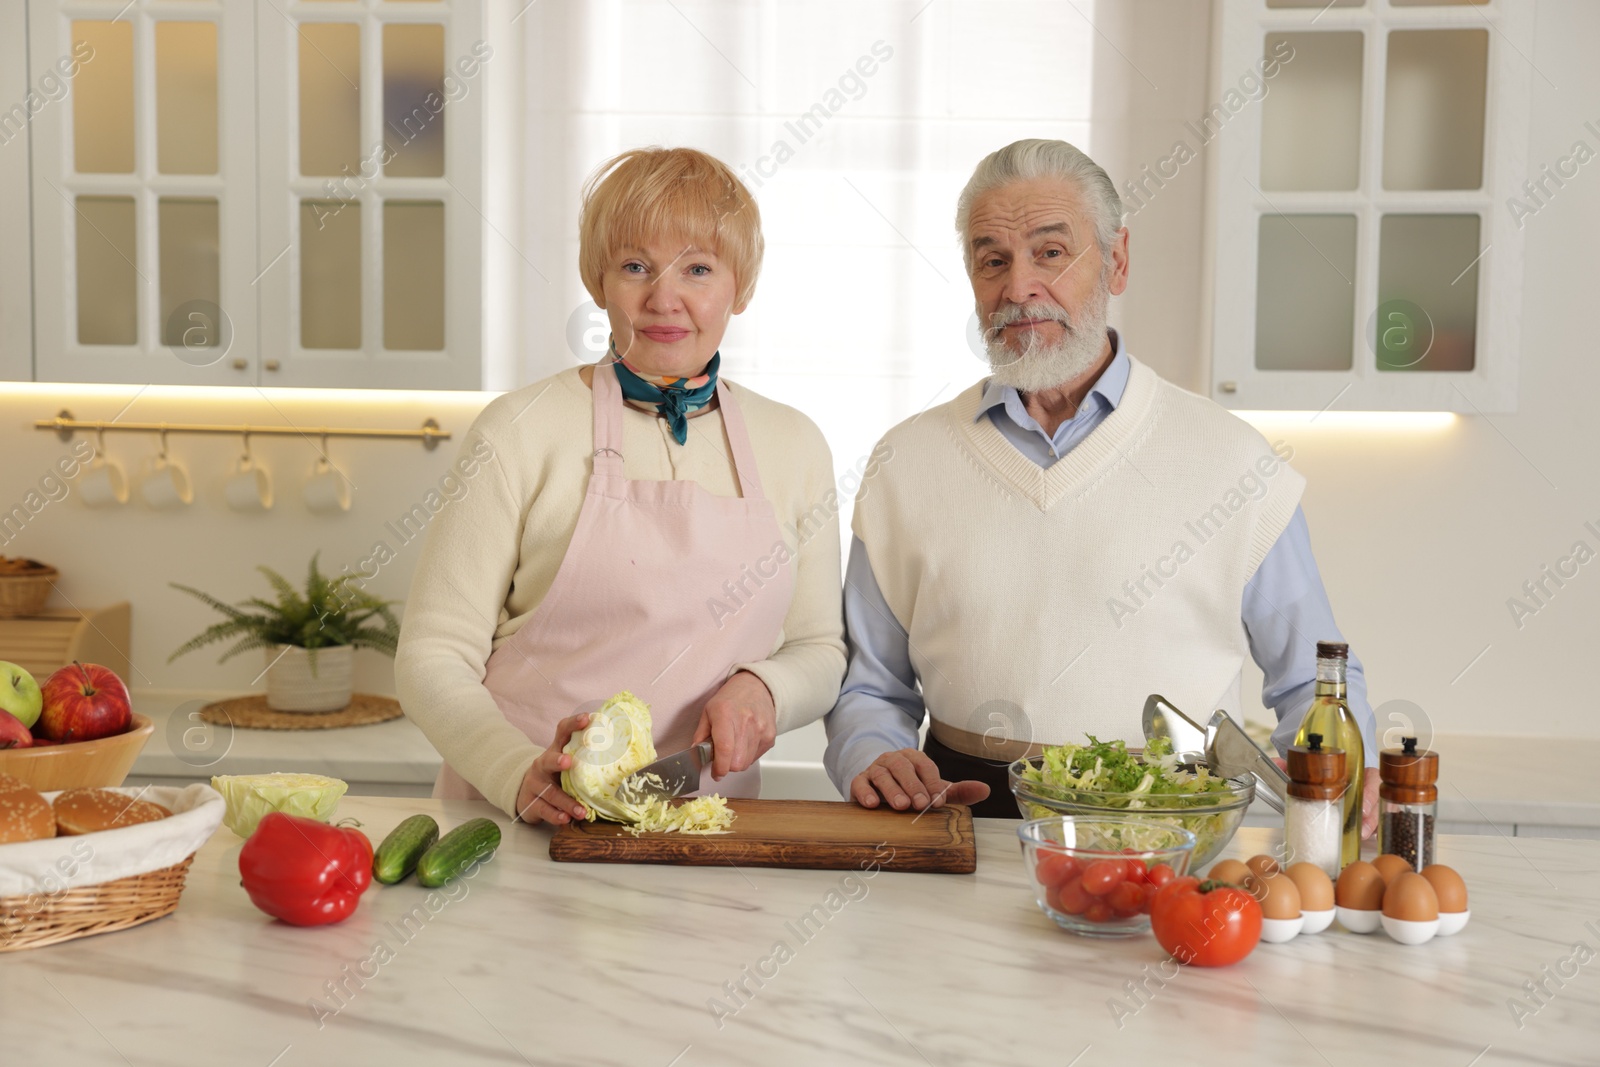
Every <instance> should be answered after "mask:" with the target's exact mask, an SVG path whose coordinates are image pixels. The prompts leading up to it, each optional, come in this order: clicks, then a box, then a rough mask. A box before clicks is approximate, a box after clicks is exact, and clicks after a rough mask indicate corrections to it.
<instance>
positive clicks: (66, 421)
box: [33, 408, 450, 452]
mask: <svg viewBox="0 0 1600 1067" xmlns="http://www.w3.org/2000/svg"><path fill="white" fill-rule="evenodd" d="M33 426H34V429H36V430H54V431H55V432H56V435H57V436H58V437H60V438H61V439H62V440H63V441H70V440H72V435H73V433H74V431H77V430H93V431H95V432H96V433H105V432H108V431H112V432H119V433H125V432H138V433H160V434H167V433H213V434H215V433H220V434H229V435H235V436H237V435H240V434H253V435H256V436H261V435H264V434H278V435H297V436H300V437H321V438H324V439H326V438H329V437H374V438H391V439H398V440H405V439H414V440H420V441H421V442H422V447H423V448H426V449H427V450H428V451H430V452H432V451H433V450H434V449H436V448H438V447H439V442H440V441H448V440H449V439H450V431H449V430H441V429H440V428H439V423H438V421H437V420H435V419H428V420H426V421H425V422H423V424H422V428H421V429H417V430H382V429H358V428H341V427H335V426H250V425H244V424H224V423H209V422H186V423H174V422H107V421H104V420H98V419H75V418H73V417H72V412H71V411H68V410H67V409H66V408H62V409H61V410H60V411H58V412H57V413H56V417H55V418H53V419H39V420H38V421H36V422H35V423H34V424H33Z"/></svg>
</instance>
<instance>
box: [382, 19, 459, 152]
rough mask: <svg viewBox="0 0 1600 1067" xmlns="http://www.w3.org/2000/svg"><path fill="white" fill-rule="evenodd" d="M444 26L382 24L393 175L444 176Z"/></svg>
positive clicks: (385, 109)
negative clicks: (383, 25)
mask: <svg viewBox="0 0 1600 1067" xmlns="http://www.w3.org/2000/svg"><path fill="white" fill-rule="evenodd" d="M448 110H449V109H447V108H446V107H445V95H444V27H443V26H440V25H437V24H430V23H423V24H391V25H388V26H385V27H384V28H383V127H384V137H385V139H386V140H387V142H388V145H389V161H388V162H387V163H386V164H385V165H384V169H383V172H384V174H386V175H388V176H389V177H391V178H438V177H442V176H443V175H444V138H445V120H446V118H447V117H448Z"/></svg>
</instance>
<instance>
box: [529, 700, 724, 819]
mask: <svg viewBox="0 0 1600 1067" xmlns="http://www.w3.org/2000/svg"><path fill="white" fill-rule="evenodd" d="M562 751H563V752H565V753H567V754H568V755H570V756H571V757H572V766H571V767H569V768H567V769H566V770H564V771H562V772H561V788H562V789H564V790H566V792H567V793H568V794H569V795H570V796H571V797H572V798H573V799H574V800H576V801H577V802H578V803H580V804H582V805H583V806H584V809H585V810H586V811H587V813H588V814H587V816H586V818H588V819H596V818H603V819H608V820H610V821H611V822H617V823H622V824H623V825H624V826H626V827H628V828H629V829H630V830H632V831H633V832H634V833H635V834H638V833H643V832H646V831H652V832H658V833H670V832H675V833H683V834H723V833H727V832H728V827H729V826H730V825H732V823H733V811H732V810H731V809H729V807H728V802H727V801H726V800H724V799H723V798H722V797H721V796H718V795H715V794H713V795H712V796H706V797H694V798H692V799H689V800H684V801H679V802H677V803H674V802H673V801H671V800H667V799H665V798H662V797H644V796H639V795H637V794H636V793H635V792H634V791H633V790H630V789H627V788H624V784H623V783H624V782H626V780H627V778H628V776H629V775H631V774H633V772H634V771H637V770H638V769H639V768H641V767H644V766H647V765H649V764H651V763H654V762H655V760H656V746H655V742H654V741H652V740H651V739H650V706H649V705H648V704H646V703H645V702H644V701H642V700H640V699H639V698H638V697H636V696H634V695H633V694H632V693H630V692H627V691H626V690H624V691H623V692H621V693H618V694H617V695H616V696H614V697H612V698H611V699H610V700H608V701H606V702H605V704H603V705H602V706H601V708H600V710H599V711H596V712H594V713H593V714H592V715H590V716H589V726H588V728H587V729H584V730H581V731H579V732H578V733H575V734H573V735H572V740H571V741H569V742H567V746H566V748H564V749H562ZM652 777H654V776H652ZM656 781H657V782H658V783H659V781H660V779H656Z"/></svg>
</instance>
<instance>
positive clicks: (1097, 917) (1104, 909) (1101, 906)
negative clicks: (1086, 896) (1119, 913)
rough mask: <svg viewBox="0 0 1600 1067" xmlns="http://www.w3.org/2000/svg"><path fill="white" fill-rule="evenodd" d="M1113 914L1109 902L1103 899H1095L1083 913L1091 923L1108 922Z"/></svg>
mask: <svg viewBox="0 0 1600 1067" xmlns="http://www.w3.org/2000/svg"><path fill="white" fill-rule="evenodd" d="M1114 914H1115V912H1113V911H1112V910H1111V905H1110V904H1107V903H1106V902H1105V901H1104V900H1097V901H1095V902H1094V903H1093V904H1091V905H1089V910H1088V911H1086V912H1084V913H1083V917H1084V918H1085V919H1088V920H1089V921H1090V922H1092V923H1108V922H1110V921H1111V918H1112V916H1113V915H1114Z"/></svg>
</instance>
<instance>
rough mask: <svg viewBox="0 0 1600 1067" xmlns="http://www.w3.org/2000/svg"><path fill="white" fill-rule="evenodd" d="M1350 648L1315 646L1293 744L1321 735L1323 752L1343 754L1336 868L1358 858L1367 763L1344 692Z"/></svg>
mask: <svg viewBox="0 0 1600 1067" xmlns="http://www.w3.org/2000/svg"><path fill="white" fill-rule="evenodd" d="M1349 658H1350V646H1349V645H1347V644H1345V643H1344V642H1342V641H1318V642H1317V692H1316V696H1315V697H1313V698H1312V701H1311V707H1310V708H1309V709H1307V711H1306V714H1305V718H1303V719H1301V720H1300V732H1299V733H1297V734H1296V735H1295V739H1294V743H1295V744H1297V745H1308V744H1309V743H1310V739H1311V735H1312V734H1321V735H1322V743H1323V745H1324V746H1325V747H1327V748H1342V749H1344V752H1345V761H1344V765H1345V774H1346V782H1347V784H1346V786H1345V791H1344V798H1343V803H1344V824H1343V828H1344V832H1343V835H1342V838H1341V848H1340V855H1339V867H1340V869H1341V870H1343V869H1344V868H1345V867H1346V866H1348V865H1349V864H1351V863H1354V862H1355V861H1356V860H1358V859H1360V858H1361V796H1362V792H1363V788H1362V787H1363V786H1364V785H1365V784H1366V771H1367V760H1366V753H1365V752H1364V751H1363V750H1362V744H1361V725H1360V724H1359V723H1358V722H1356V717H1355V713H1354V712H1352V711H1351V710H1350V702H1349V699H1348V697H1347V695H1346V692H1345V667H1346V664H1347V662H1348V660H1349Z"/></svg>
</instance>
